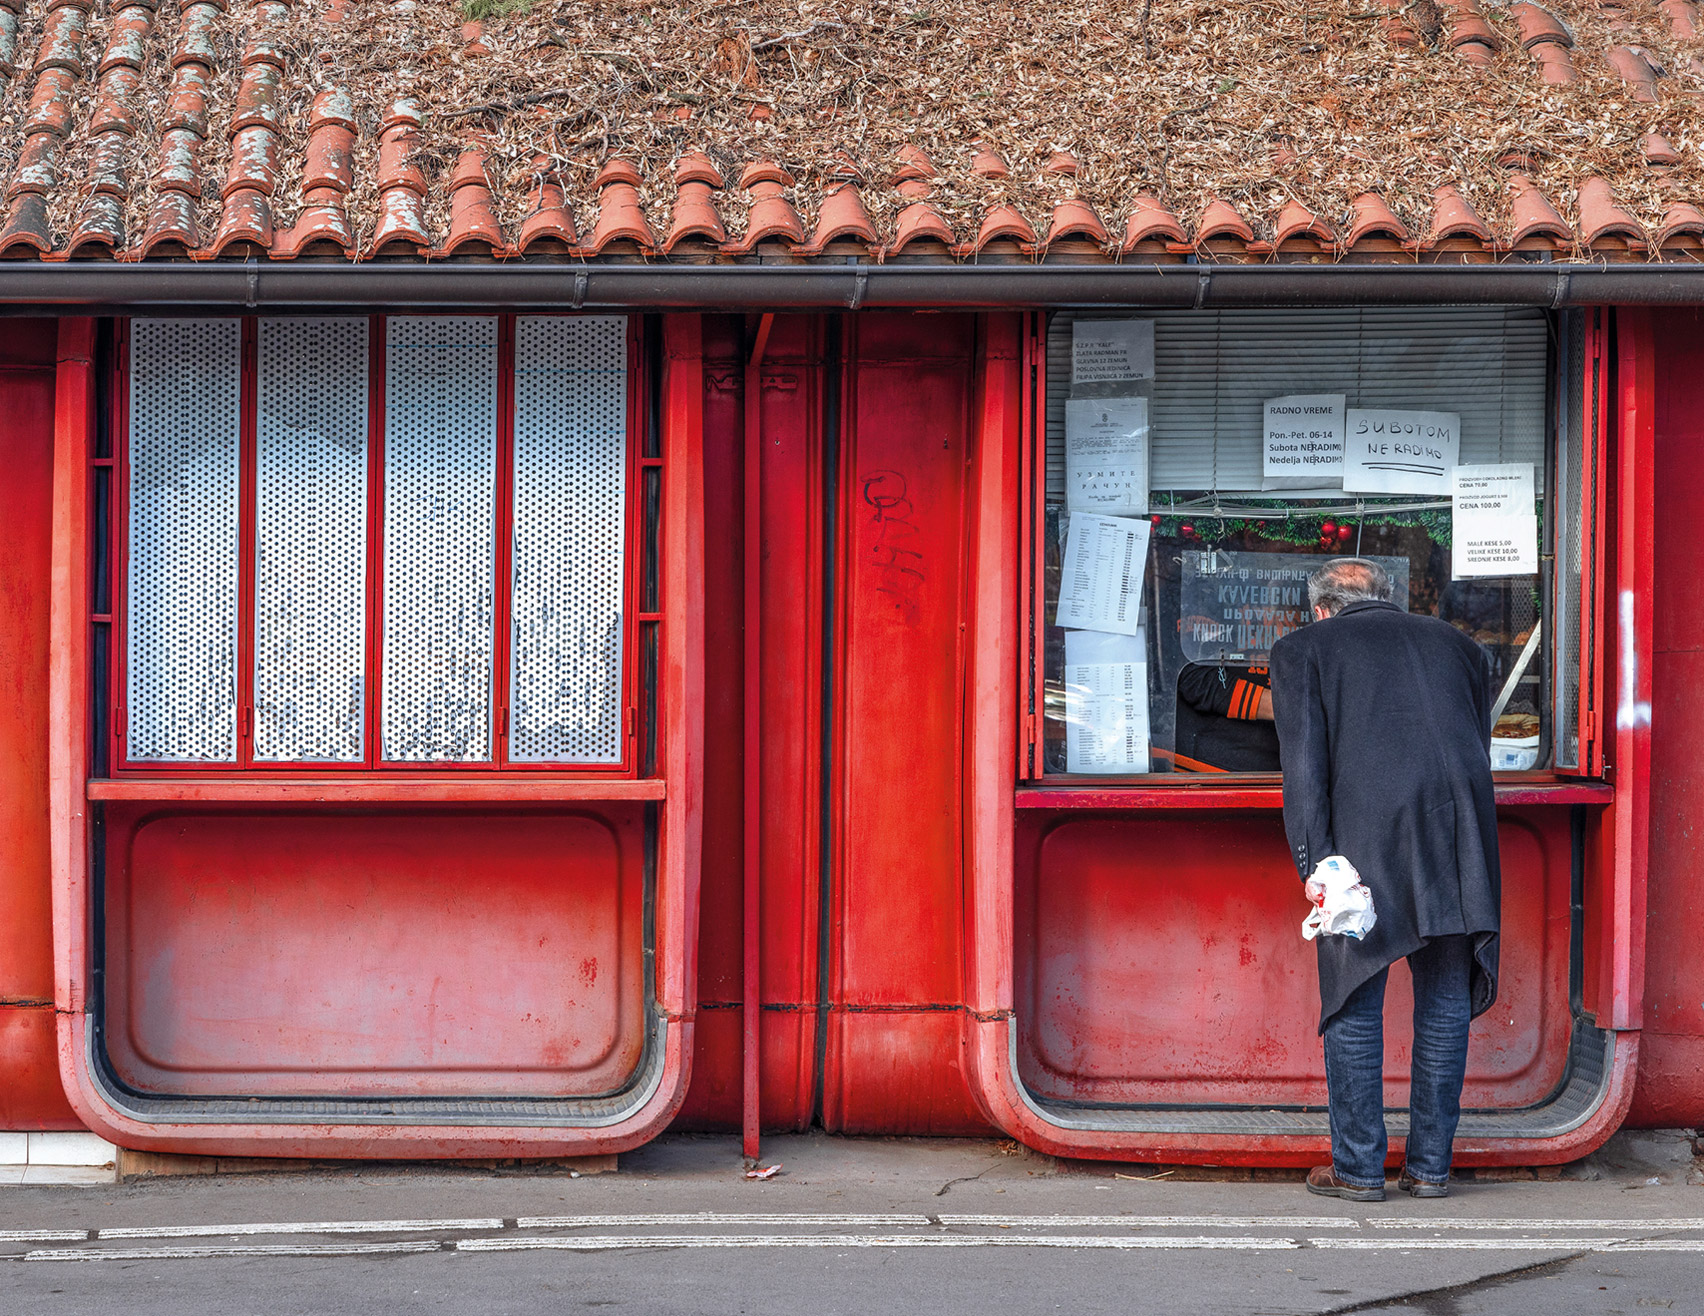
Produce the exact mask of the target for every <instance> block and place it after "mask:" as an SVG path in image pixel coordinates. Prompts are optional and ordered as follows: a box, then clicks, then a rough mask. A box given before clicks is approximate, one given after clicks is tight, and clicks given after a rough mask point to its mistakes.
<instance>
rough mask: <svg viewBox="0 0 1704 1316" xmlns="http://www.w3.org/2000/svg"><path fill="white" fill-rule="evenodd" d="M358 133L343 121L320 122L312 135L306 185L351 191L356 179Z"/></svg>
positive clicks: (304, 171) (304, 177) (305, 167)
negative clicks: (347, 126)
mask: <svg viewBox="0 0 1704 1316" xmlns="http://www.w3.org/2000/svg"><path fill="white" fill-rule="evenodd" d="M354 171H355V134H354V133H353V132H352V131H351V130H350V129H348V128H345V127H344V126H343V125H342V124H341V123H320V124H317V125H316V126H315V127H314V128H313V129H312V131H311V132H310V133H309V136H308V150H307V156H306V159H305V160H304V162H303V166H302V187H303V189H304V190H307V189H310V188H316V187H319V188H331V189H333V190H335V191H337V192H347V191H349V189H350V188H351V187H352V186H354V183H355V172H354Z"/></svg>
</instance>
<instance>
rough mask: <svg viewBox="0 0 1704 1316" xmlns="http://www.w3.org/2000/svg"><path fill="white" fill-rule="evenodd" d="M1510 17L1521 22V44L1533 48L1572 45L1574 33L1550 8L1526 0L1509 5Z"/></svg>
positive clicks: (1529, 48)
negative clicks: (1542, 7)
mask: <svg viewBox="0 0 1704 1316" xmlns="http://www.w3.org/2000/svg"><path fill="white" fill-rule="evenodd" d="M1509 17H1511V18H1513V19H1514V20H1515V22H1517V23H1518V24H1520V29H1521V45H1522V46H1524V47H1525V48H1526V49H1528V50H1531V49H1533V47H1535V46H1542V45H1558V46H1572V45H1573V44H1574V36H1573V33H1571V32H1569V31H1568V29H1567V28H1566V27H1564V26H1563V25H1562V22H1561V20H1560V19H1558V18H1557V17H1556V15H1555V14H1552V13H1551V12H1550V11H1549V10H1548V9H1541V8H1539V6H1537V5H1535V4H1528V3H1526V0H1521V3H1518V4H1512V5H1510V6H1509Z"/></svg>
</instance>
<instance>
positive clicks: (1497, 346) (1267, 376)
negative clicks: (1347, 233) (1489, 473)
mask: <svg viewBox="0 0 1704 1316" xmlns="http://www.w3.org/2000/svg"><path fill="white" fill-rule="evenodd" d="M1127 314H1128V315H1129V316H1132V317H1137V318H1142V319H1151V320H1153V321H1155V327H1154V366H1155V378H1154V380H1153V381H1152V383H1151V384H1149V385H1146V386H1144V391H1147V392H1149V393H1150V395H1151V401H1150V403H1149V414H1150V417H1151V419H1152V423H1153V429H1152V440H1151V442H1152V455H1151V459H1150V464H1149V466H1150V475H1149V483H1150V484H1151V485H1152V487H1153V488H1154V489H1155V490H1177V491H1183V490H1217V491H1219V492H1222V493H1230V492H1249V491H1258V490H1259V489H1260V483H1261V452H1262V449H1261V432H1262V426H1263V422H1264V407H1265V403H1266V399H1267V398H1271V397H1281V396H1283V395H1284V394H1287V393H1343V394H1346V395H1347V396H1348V399H1349V405H1350V406H1352V407H1405V408H1413V409H1416V410H1430V411H1453V412H1456V413H1458V414H1459V415H1460V416H1461V460H1462V461H1463V462H1464V463H1465V462H1532V463H1534V465H1535V466H1536V467H1537V468H1538V473H1539V477H1540V479H1542V477H1543V472H1544V438H1545V424H1546V409H1547V408H1546V403H1547V398H1548V388H1549V384H1548V378H1547V371H1548V363H1549V341H1548V328H1547V325H1546V323H1545V317H1544V313H1543V312H1542V311H1539V310H1536V309H1532V308H1526V307H1508V308H1504V307H1456V306H1428V307H1375V308H1365V309H1361V308H1354V307H1350V308H1345V309H1324V310H1284V311H1276V310H1274V311H1258V310H1249V311H1132V312H1128V313H1127ZM1075 318H1077V317H1075V316H1074V315H1073V314H1072V313H1071V312H1060V313H1059V314H1057V315H1055V316H1054V317H1053V319H1052V320H1051V322H1050V324H1049V328H1048V340H1047V439H1048V450H1047V479H1048V485H1047V487H1048V495H1049V497H1050V498H1052V499H1054V500H1056V501H1061V502H1062V501H1063V500H1064V492H1065V483H1064V482H1065V455H1064V445H1065V401H1066V399H1067V398H1069V397H1070V396H1071V324H1072V321H1073V320H1074V319H1075ZM1095 318H1105V317H1103V316H1101V315H1098V314H1097V315H1096V317H1095ZM1273 496H1274V495H1272V494H1270V493H1268V494H1267V495H1266V497H1267V498H1271V497H1273ZM1277 496H1279V497H1282V495H1277Z"/></svg>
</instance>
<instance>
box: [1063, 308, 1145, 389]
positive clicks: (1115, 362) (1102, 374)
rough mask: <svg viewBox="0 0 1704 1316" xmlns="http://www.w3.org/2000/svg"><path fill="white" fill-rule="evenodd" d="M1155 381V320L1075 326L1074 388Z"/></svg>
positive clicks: (1072, 340) (1079, 321) (1074, 324)
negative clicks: (1088, 385) (1141, 380)
mask: <svg viewBox="0 0 1704 1316" xmlns="http://www.w3.org/2000/svg"><path fill="white" fill-rule="evenodd" d="M1153 377H1154V322H1153V321H1152V320H1078V321H1076V322H1074V323H1073V324H1072V325H1071V384H1072V387H1076V386H1077V385H1078V384H1122V383H1126V382H1134V381H1136V380H1139V379H1152V378H1153Z"/></svg>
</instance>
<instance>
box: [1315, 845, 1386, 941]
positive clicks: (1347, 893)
mask: <svg viewBox="0 0 1704 1316" xmlns="http://www.w3.org/2000/svg"><path fill="white" fill-rule="evenodd" d="M1309 881H1313V882H1318V883H1319V884H1320V885H1321V886H1323V887H1324V888H1325V898H1324V899H1323V900H1321V901H1320V903H1319V904H1317V905H1315V906H1314V907H1313V909H1312V910H1310V911H1309V913H1308V916H1307V917H1306V918H1305V919H1303V920H1302V936H1303V938H1305V939H1306V940H1308V941H1312V940H1313V939H1314V938H1315V937H1317V936H1319V935H1321V934H1322V933H1323V934H1324V935H1325V936H1328V937H1354V938H1355V940H1357V941H1359V940H1360V939H1361V938H1362V937H1364V936H1366V935H1367V933H1369V932H1371V931H1372V930H1373V924H1374V923H1375V922H1377V921H1378V915H1377V914H1375V913H1374V912H1373V893H1372V892H1371V891H1369V890H1367V888H1366V887H1365V886H1363V885H1362V883H1361V875H1360V874H1359V873H1358V872H1356V871H1355V865H1354V864H1352V863H1350V862H1349V861H1348V860H1347V859H1345V858H1344V857H1343V856H1342V855H1340V854H1334V855H1327V856H1326V857H1325V858H1324V859H1321V860H1320V861H1319V863H1318V864H1317V865H1316V866H1315V868H1314V870H1313V872H1312V874H1310V875H1309Z"/></svg>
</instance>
